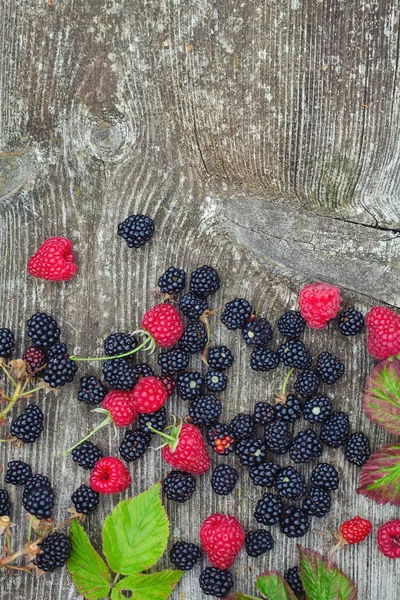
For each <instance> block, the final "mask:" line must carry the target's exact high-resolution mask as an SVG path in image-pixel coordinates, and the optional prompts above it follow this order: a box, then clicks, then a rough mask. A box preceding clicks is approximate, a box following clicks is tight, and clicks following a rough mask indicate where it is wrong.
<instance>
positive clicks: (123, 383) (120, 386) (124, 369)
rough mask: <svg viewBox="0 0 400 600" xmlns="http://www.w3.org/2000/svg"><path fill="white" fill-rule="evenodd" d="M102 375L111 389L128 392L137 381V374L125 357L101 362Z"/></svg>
mask: <svg viewBox="0 0 400 600" xmlns="http://www.w3.org/2000/svg"><path fill="white" fill-rule="evenodd" d="M103 376H104V379H105V380H106V382H107V383H108V385H109V386H110V388H111V389H113V390H123V391H125V392H130V391H131V390H132V389H133V388H134V387H135V385H136V384H137V382H138V376H137V375H136V373H135V371H134V369H133V368H132V367H131V365H130V364H129V362H128V361H127V360H126V359H125V358H113V359H111V360H106V361H105V362H104V364H103Z"/></svg>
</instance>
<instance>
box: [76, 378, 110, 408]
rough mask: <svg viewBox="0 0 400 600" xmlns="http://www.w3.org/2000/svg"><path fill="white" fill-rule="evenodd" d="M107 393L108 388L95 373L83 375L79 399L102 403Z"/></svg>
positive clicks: (90, 402)
mask: <svg viewBox="0 0 400 600" xmlns="http://www.w3.org/2000/svg"><path fill="white" fill-rule="evenodd" d="M106 394H107V388H106V387H105V386H104V385H103V384H102V383H101V381H100V379H97V377H95V376H94V375H90V376H89V377H81V385H80V388H79V392H78V400H79V401H80V402H85V404H100V402H103V400H104V398H105V396H106Z"/></svg>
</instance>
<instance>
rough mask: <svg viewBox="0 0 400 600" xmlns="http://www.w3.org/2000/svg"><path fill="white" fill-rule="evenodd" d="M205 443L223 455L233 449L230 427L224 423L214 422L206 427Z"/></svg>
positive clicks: (233, 442)
mask: <svg viewBox="0 0 400 600" xmlns="http://www.w3.org/2000/svg"><path fill="white" fill-rule="evenodd" d="M207 443H208V444H209V445H210V446H211V447H212V449H213V450H214V451H215V452H216V453H217V454H220V455H223V456H225V455H226V454H229V452H233V450H234V449H235V445H234V444H235V437H234V435H233V431H232V429H231V428H230V427H229V426H228V425H225V424H224V423H215V425H211V427H208V429H207Z"/></svg>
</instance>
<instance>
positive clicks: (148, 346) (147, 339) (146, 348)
mask: <svg viewBox="0 0 400 600" xmlns="http://www.w3.org/2000/svg"><path fill="white" fill-rule="evenodd" d="M132 335H140V336H142V337H143V338H144V340H143V341H142V343H141V344H139V346H137V347H136V348H134V349H133V350H130V351H129V352H124V353H123V354H117V355H115V356H97V357H90V358H86V357H80V356H74V355H72V356H70V357H69V358H70V360H73V361H74V362H82V361H100V360H113V359H114V358H125V357H126V356H132V354H135V353H136V352H138V351H139V350H143V352H149V354H152V353H153V352H154V350H155V349H156V342H155V340H154V338H153V336H152V335H150V333H149V332H148V331H145V330H144V329H137V330H136V331H134V332H133V333H132Z"/></svg>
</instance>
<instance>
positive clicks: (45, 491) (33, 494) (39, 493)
mask: <svg viewBox="0 0 400 600" xmlns="http://www.w3.org/2000/svg"><path fill="white" fill-rule="evenodd" d="M29 483H30V480H28V482H27V485H29ZM27 485H26V486H25V489H24V493H23V496H22V504H23V505H24V508H25V510H26V511H27V512H28V513H29V514H30V515H33V516H34V517H36V518H37V519H49V518H50V517H51V511H52V509H53V506H54V491H53V490H52V488H51V487H49V486H47V485H42V486H40V485H38V486H37V487H36V486H35V487H34V488H33V489H30V488H27Z"/></svg>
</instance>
